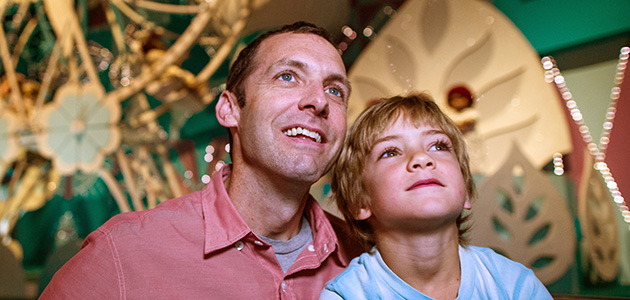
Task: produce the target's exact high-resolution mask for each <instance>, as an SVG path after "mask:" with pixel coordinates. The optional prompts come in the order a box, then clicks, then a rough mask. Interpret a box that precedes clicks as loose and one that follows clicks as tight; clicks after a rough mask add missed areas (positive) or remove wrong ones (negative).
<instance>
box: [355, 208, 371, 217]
mask: <svg viewBox="0 0 630 300" xmlns="http://www.w3.org/2000/svg"><path fill="white" fill-rule="evenodd" d="M371 216H372V211H371V210H370V209H369V208H366V207H364V208H361V209H360V210H359V213H358V214H356V215H355V216H354V218H355V219H357V220H367V219H368V218H369V217H371Z"/></svg>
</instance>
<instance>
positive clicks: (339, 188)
mask: <svg viewBox="0 0 630 300" xmlns="http://www.w3.org/2000/svg"><path fill="white" fill-rule="evenodd" d="M401 114H402V115H403V116H404V117H405V119H406V120H407V122H410V124H413V125H415V126H420V125H423V124H425V125H430V126H435V127H437V128H440V129H442V130H443V131H444V132H445V134H446V135H447V136H448V138H449V139H450V140H451V142H452V143H453V149H454V151H455V155H456V157H457V160H458V162H459V168H460V170H461V172H462V175H463V179H464V183H465V186H466V192H467V195H468V197H469V199H470V200H471V201H472V200H473V199H474V198H475V196H476V189H475V183H474V182H473V177H472V174H471V172H470V167H469V165H468V153H467V151H466V145H465V142H464V138H463V135H462V133H461V132H460V131H459V129H458V128H457V125H455V123H453V121H452V120H451V119H450V118H448V117H447V116H446V115H445V114H444V113H443V112H442V111H441V110H440V108H439V107H438V105H437V104H436V103H435V102H434V101H433V99H432V98H431V96H429V95H428V94H426V93H414V94H410V95H408V96H394V97H391V98H387V99H383V100H381V101H380V102H378V103H376V104H374V105H372V106H371V107H369V108H367V109H366V110H365V111H364V112H362V113H361V115H360V116H359V117H358V118H357V120H356V121H355V122H354V123H353V124H352V126H351V127H350V129H349V130H348V133H347V135H346V139H345V141H344V145H343V148H342V150H341V154H340V157H339V160H338V161H337V163H336V164H335V166H334V167H333V169H332V182H331V187H332V193H333V199H335V200H336V202H337V207H338V208H339V210H340V211H341V212H342V213H343V216H344V218H345V219H346V223H347V224H348V225H349V227H350V230H351V232H352V234H353V235H355V236H357V237H358V238H359V239H360V240H361V241H363V243H364V245H363V246H364V248H365V250H369V249H370V248H371V247H372V246H374V236H373V234H374V232H373V230H372V228H371V226H370V224H369V223H368V221H367V220H356V219H355V216H357V215H358V213H359V210H360V209H361V208H367V207H370V204H371V199H370V197H369V196H368V194H367V193H366V192H365V188H364V187H363V182H362V174H363V170H364V162H365V158H366V157H367V156H368V154H369V153H370V151H371V150H372V146H373V144H374V141H375V140H376V139H377V138H378V137H379V136H380V135H381V134H382V133H383V131H384V130H385V129H387V128H388V127H389V126H391V125H392V124H393V123H394V122H395V121H396V120H397V119H398V116H400V115H401ZM466 219H467V216H464V215H463V214H462V215H460V216H459V217H458V218H457V226H458V228H459V244H460V245H463V246H465V245H466V244H467V243H468V240H467V238H466V237H465V236H464V233H466V232H467V231H468V230H469V228H470V227H469V226H461V225H462V223H463V222H464V221H465V220H466Z"/></svg>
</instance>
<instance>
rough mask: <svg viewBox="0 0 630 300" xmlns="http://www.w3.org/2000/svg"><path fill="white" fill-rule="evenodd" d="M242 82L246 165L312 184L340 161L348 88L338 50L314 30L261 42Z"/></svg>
mask: <svg viewBox="0 0 630 300" xmlns="http://www.w3.org/2000/svg"><path fill="white" fill-rule="evenodd" d="M254 60H255V65H254V70H253V71H252V73H251V74H250V75H249V77H248V78H247V79H246V80H245V82H244V87H245V95H246V99H245V103H246V104H245V106H244V107H243V108H240V112H239V120H238V129H237V133H236V134H237V135H238V139H239V141H240V145H241V147H240V148H241V149H240V150H237V151H241V153H242V158H243V163H245V164H247V165H249V166H250V167H251V168H253V169H255V170H258V171H261V172H264V174H275V175H277V176H279V178H278V179H284V180H290V181H291V182H295V183H298V182H300V183H307V184H312V183H314V182H315V181H317V180H318V179H319V178H320V177H321V176H322V175H323V174H324V173H325V172H326V171H327V170H328V169H329V168H330V166H331V165H332V163H333V161H334V159H336V157H337V154H338V152H339V149H340V146H341V144H342V142H343V138H344V136H345V131H346V107H347V100H348V96H349V95H348V93H349V92H350V87H349V86H348V81H347V78H346V75H345V74H346V70H345V67H344V65H343V62H342V60H341V57H340V55H339V53H338V52H337V50H336V49H335V48H334V47H333V46H332V45H331V44H330V43H328V42H327V41H326V40H325V39H323V38H322V37H320V36H317V35H314V34H304V33H299V34H296V33H282V34H278V35H275V36H272V37H269V38H268V39H266V40H265V41H263V42H262V44H261V45H260V48H259V49H258V52H257V54H256V57H255V59H254Z"/></svg>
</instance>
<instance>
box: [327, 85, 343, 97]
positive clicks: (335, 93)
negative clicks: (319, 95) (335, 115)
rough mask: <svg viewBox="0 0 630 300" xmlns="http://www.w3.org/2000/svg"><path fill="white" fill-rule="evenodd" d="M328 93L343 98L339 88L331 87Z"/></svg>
mask: <svg viewBox="0 0 630 300" xmlns="http://www.w3.org/2000/svg"><path fill="white" fill-rule="evenodd" d="M328 92H329V93H331V94H333V95H335V96H337V97H341V91H339V90H338V89H337V88H334V87H331V88H329V89H328Z"/></svg>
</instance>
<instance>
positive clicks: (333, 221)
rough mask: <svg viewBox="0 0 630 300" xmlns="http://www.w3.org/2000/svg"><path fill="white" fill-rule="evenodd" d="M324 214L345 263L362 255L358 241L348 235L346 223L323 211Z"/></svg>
mask: <svg viewBox="0 0 630 300" xmlns="http://www.w3.org/2000/svg"><path fill="white" fill-rule="evenodd" d="M324 213H325V214H326V218H327V219H328V221H329V222H330V225H331V226H332V228H333V230H334V231H335V234H336V235H337V243H338V244H339V247H340V248H341V255H342V256H343V257H345V258H346V259H347V261H350V260H352V259H353V258H355V257H357V256H359V255H360V254H361V253H363V249H362V248H361V243H360V241H359V240H357V239H356V238H355V237H354V235H352V234H351V233H350V230H349V228H348V225H347V224H346V222H345V221H344V220H343V219H341V218H339V217H337V216H335V215H333V214H331V213H329V212H327V211H324Z"/></svg>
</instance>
